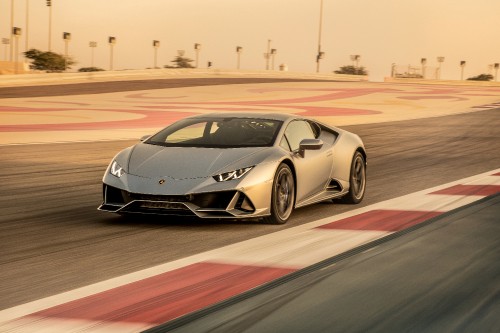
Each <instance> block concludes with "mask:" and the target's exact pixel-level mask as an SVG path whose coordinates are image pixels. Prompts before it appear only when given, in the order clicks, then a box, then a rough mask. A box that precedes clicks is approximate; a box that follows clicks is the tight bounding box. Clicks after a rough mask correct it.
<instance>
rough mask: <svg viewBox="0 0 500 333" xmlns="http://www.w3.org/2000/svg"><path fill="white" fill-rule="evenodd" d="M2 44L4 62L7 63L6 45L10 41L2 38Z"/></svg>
mask: <svg viewBox="0 0 500 333" xmlns="http://www.w3.org/2000/svg"><path fill="white" fill-rule="evenodd" d="M2 44H3V46H4V47H3V48H4V59H5V61H7V59H8V55H7V48H8V47H7V45H9V44H10V39H9V38H2Z"/></svg>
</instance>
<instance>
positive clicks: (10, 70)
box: [0, 61, 30, 75]
mask: <svg viewBox="0 0 500 333" xmlns="http://www.w3.org/2000/svg"><path fill="white" fill-rule="evenodd" d="M17 72H18V73H19V74H25V73H30V68H29V65H28V64H27V63H25V62H21V61H18V62H17ZM9 74H16V62H14V61H0V75H9Z"/></svg>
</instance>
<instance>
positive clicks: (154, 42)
mask: <svg viewBox="0 0 500 333" xmlns="http://www.w3.org/2000/svg"><path fill="white" fill-rule="evenodd" d="M159 47H160V41H159V40H153V51H154V67H153V68H155V69H156V68H157V67H158V66H157V60H158V48H159Z"/></svg>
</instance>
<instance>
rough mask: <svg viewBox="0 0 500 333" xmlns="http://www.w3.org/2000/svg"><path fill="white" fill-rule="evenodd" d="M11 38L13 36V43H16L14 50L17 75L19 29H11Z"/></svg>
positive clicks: (17, 72)
mask: <svg viewBox="0 0 500 333" xmlns="http://www.w3.org/2000/svg"><path fill="white" fill-rule="evenodd" d="M12 36H14V42H15V43H16V50H15V60H14V61H15V64H16V65H15V73H16V74H19V62H18V59H17V58H18V56H19V36H21V28H18V27H14V28H12Z"/></svg>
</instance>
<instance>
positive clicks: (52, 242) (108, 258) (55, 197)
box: [0, 110, 500, 309]
mask: <svg viewBox="0 0 500 333" xmlns="http://www.w3.org/2000/svg"><path fill="white" fill-rule="evenodd" d="M499 123H500V112H499V111H498V110H489V111H481V112H475V113H468V114H463V115H457V116H447V117H442V118H439V119H435V118H432V119H423V120H414V121H405V122H397V123H384V124H374V125H357V126H352V127H346V129H348V130H352V131H354V132H356V133H358V134H359V135H360V136H361V137H362V138H363V139H364V141H365V144H366V146H367V149H368V152H369V160H368V177H369V182H368V192H367V196H366V199H365V200H364V201H363V205H368V204H371V203H375V202H379V201H383V200H386V199H389V198H394V197H398V196H401V195H404V194H407V193H411V192H415V191H418V190H422V189H425V188H429V187H432V186H435V185H439V184H443V183H446V182H450V181H453V180H456V179H460V178H464V177H467V176H470V175H474V174H478V173H482V172H486V171H488V170H492V169H495V168H497V167H498V166H499V165H500V155H499V154H498V151H500V132H499V131H498V126H497V124H499ZM134 142H135V141H118V142H92V143H65V144H44V145H24V146H2V147H0V154H1V155H2V156H8V158H7V159H4V160H3V163H2V164H1V166H0V170H1V172H0V175H1V176H0V181H1V184H2V192H3V193H8V195H7V196H2V198H1V199H0V200H1V201H0V206H1V207H2V216H1V217H0V225H1V228H2V232H1V233H0V244H1V245H0V246H1V253H2V257H1V262H0V265H1V266H0V272H1V273H0V278H1V280H2V281H3V282H2V286H1V287H0V300H1V301H0V307H1V308H2V309H4V308H8V307H12V306H14V305H18V304H22V303H25V302H28V301H31V300H35V299H38V298H41V297H45V296H49V295H53V294H56V293H60V292H63V291H66V290H71V289H74V288H76V287H80V286H83V285H87V284H91V283H94V282H98V281H101V280H104V279H107V278H111V277H114V276H118V275H122V274H125V273H130V272H133V271H137V270H139V269H143V268H146V267H151V266H154V265H157V264H160V263H163V262H167V261H171V260H174V259H178V258H181V257H184V256H188V255H191V254H195V253H198V252H202V251H206V250H209V249H213V248H217V247H221V246H223V245H227V244H232V243H235V242H238V241H241V240H245V239H249V238H252V237H256V236H260V235H264V234H267V233H270V232H273V231H277V230H280V229H282V228H289V227H291V226H296V225H300V224H302V223H306V222H308V221H311V220H315V219H319V218H322V217H326V216H330V215H332V214H336V213H340V212H345V211H348V210H351V209H353V208H356V207H353V206H349V205H342V204H317V205H314V206H311V207H306V208H303V209H299V210H297V211H296V212H295V213H294V214H293V216H292V219H291V220H290V221H289V223H288V224H287V225H285V226H270V225H259V224H255V223H217V222H206V221H202V222H200V221H192V220H179V219H172V218H170V219H162V218H158V219H152V218H151V217H138V218H135V219H133V220H131V221H125V220H122V219H121V218H119V217H115V216H113V215H109V214H106V213H103V212H99V211H97V210H96V207H97V205H99V203H100V200H101V184H100V179H101V178H102V174H103V172H104V170H105V168H106V166H107V163H108V162H109V160H110V159H111V158H112V157H113V155H114V154H115V153H116V152H117V151H118V150H119V149H121V148H123V147H126V146H128V145H131V144H133V143H134ZM395 142H397V143H398V144H395Z"/></svg>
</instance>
